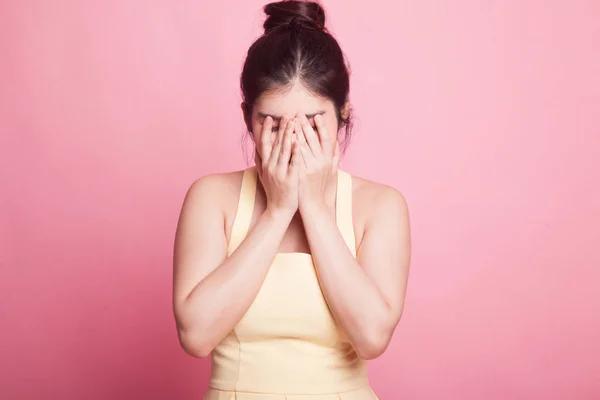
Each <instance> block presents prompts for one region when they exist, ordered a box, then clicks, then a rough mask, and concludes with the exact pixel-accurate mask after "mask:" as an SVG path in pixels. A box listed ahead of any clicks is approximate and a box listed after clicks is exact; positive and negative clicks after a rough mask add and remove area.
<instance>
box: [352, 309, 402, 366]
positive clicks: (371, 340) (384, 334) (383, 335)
mask: <svg viewBox="0 0 600 400" xmlns="http://www.w3.org/2000/svg"><path fill="white" fill-rule="evenodd" d="M399 320H400V315H398V316H397V317H396V318H391V319H388V320H387V321H385V322H382V323H381V324H377V323H371V324H369V325H368V326H370V328H365V329H364V330H363V332H362V335H360V336H361V339H360V340H359V341H357V342H358V343H357V345H356V346H354V349H355V351H356V354H357V355H358V356H359V357H360V358H362V359H363V360H373V359H376V358H377V357H379V356H381V355H382V354H383V353H384V352H385V350H386V349H387V348H388V346H389V344H390V342H391V341H392V336H393V335H394V331H395V330H396V326H397V325H398V322H399Z"/></svg>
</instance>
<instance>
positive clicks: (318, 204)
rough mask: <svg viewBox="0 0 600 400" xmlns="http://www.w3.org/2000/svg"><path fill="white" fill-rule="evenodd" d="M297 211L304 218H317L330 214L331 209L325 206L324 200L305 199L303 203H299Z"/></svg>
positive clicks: (318, 198)
mask: <svg viewBox="0 0 600 400" xmlns="http://www.w3.org/2000/svg"><path fill="white" fill-rule="evenodd" d="M298 209H299V211H300V213H301V214H302V215H303V216H305V217H306V216H307V215H313V216H318V215H323V214H327V213H332V208H331V207H329V206H328V205H327V203H326V202H325V199H322V198H320V197H306V198H305V199H304V200H303V201H300V204H299V207H298Z"/></svg>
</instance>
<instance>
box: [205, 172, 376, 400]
mask: <svg viewBox="0 0 600 400" xmlns="http://www.w3.org/2000/svg"><path fill="white" fill-rule="evenodd" d="M337 176H338V178H337V194H336V221H337V225H338V228H339V229H340V232H341V233H342V236H343V237H344V240H345V241H346V243H347V245H348V247H349V248H350V250H351V251H352V253H353V254H354V255H355V256H356V245H355V238H354V229H353V225H352V177H351V176H350V175H349V174H348V173H346V172H344V171H341V170H338V174H337ZM257 182H258V179H257V172H256V167H251V168H248V169H246V170H244V173H243V178H242V185H241V192H240V199H239V203H238V208H237V213H236V216H235V220H234V223H233V229H232V233H231V239H230V242H229V249H228V254H231V253H233V251H234V250H235V249H236V248H237V247H238V245H239V244H240V243H241V242H242V240H244V238H245V236H246V234H247V233H248V230H249V227H250V222H251V219H252V213H253V210H254V202H255V197H256V187H257ZM204 398H205V400H234V399H235V400H374V399H376V398H377V397H376V396H375V394H374V393H373V391H372V390H371V388H370V386H369V383H368V379H367V372H366V366H365V362H364V361H363V360H361V359H360V358H358V356H357V355H356V352H355V351H354V349H353V348H352V345H351V344H350V343H349V341H348V340H347V338H346V337H345V335H344V334H343V332H342V331H341V330H340V329H338V327H337V325H336V323H335V321H334V319H333V316H332V314H331V311H330V310H329V307H328V306H327V303H326V301H325V298H324V297H323V293H322V291H321V287H320V285H319V281H318V279H317V274H316V271H315V265H314V264H313V260H312V257H311V255H310V254H307V253H277V254H276V256H275V258H274V261H273V263H272V265H271V267H270V269H269V272H268V274H267V276H266V278H265V281H264V283H263V285H262V287H261V289H260V291H259V293H258V295H257V296H256V298H255V299H254V302H253V303H252V305H251V306H250V308H249V309H248V311H247V312H246V314H245V315H244V316H243V317H242V319H241V320H240V321H239V322H238V324H237V325H236V326H235V328H234V329H233V330H232V332H231V333H230V334H229V335H228V336H227V337H226V338H225V339H224V340H223V341H222V342H221V343H220V344H219V345H218V346H217V347H216V348H215V349H214V350H213V352H212V372H211V378H210V388H209V390H208V392H207V394H206V396H205V397H204Z"/></svg>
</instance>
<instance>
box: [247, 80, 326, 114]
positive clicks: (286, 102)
mask: <svg viewBox="0 0 600 400" xmlns="http://www.w3.org/2000/svg"><path fill="white" fill-rule="evenodd" d="M331 110H333V102H332V101H331V100H329V99H326V98H323V97H319V96H315V95H314V94H312V93H310V92H309V91H307V90H306V89H304V87H302V86H301V85H299V84H296V85H294V86H292V87H291V88H290V89H286V90H277V91H270V92H266V93H264V94H263V95H262V96H260V97H259V98H258V99H257V100H256V102H255V104H254V110H253V111H254V112H253V114H255V115H257V114H262V115H272V116H276V117H281V116H283V115H286V116H293V115H296V114H298V113H301V114H306V115H311V114H316V113H320V112H328V111H331Z"/></svg>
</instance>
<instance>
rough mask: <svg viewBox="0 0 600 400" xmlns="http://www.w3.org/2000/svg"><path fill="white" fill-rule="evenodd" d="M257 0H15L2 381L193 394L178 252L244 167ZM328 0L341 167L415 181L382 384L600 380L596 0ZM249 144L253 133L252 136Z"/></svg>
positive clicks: (4, 77)
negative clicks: (247, 76)
mask: <svg viewBox="0 0 600 400" xmlns="http://www.w3.org/2000/svg"><path fill="white" fill-rule="evenodd" d="M262 4H264V3H263V2H261V1H256V0H253V1H241V0H238V1H236V2H227V1H221V2H218V1H215V2H208V1H178V2H173V1H172V2H167V1H141V0H137V1H134V0H119V1H117V0H111V1H106V0H104V1H85V2H84V1H75V0H71V1H68V0H61V1H52V2H50V1H42V0H38V1H34V0H30V1H16V0H15V1H12V2H11V1H3V2H1V3H0V58H1V61H0V133H1V136H0V152H1V157H0V163H1V164H0V174H1V175H0V178H1V182H2V184H1V191H2V193H1V196H0V207H1V208H0V210H1V211H0V213H1V214H0V245H1V246H2V247H1V249H0V263H1V268H0V296H1V298H0V326H1V331H0V398H2V399H142V398H146V399H199V398H200V397H201V394H202V392H203V389H204V388H205V386H206V383H207V377H208V373H209V370H208V368H209V367H208V362H207V361H206V360H204V361H199V360H196V359H193V358H191V357H189V356H187V355H185V354H184V353H183V351H182V350H181V349H180V348H179V345H178V343H177V338H176V332H175V326H174V322H173V316H172V313H171V304H170V294H171V256H172V242H173V235H174V231H175V224H176V220H177V216H178V213H179V208H180V205H181V202H182V200H183V196H184V194H185V191H186V189H187V187H188V186H189V185H190V183H191V182H192V181H193V180H194V179H195V178H196V177H198V176H200V175H204V174H208V173H213V172H217V171H225V170H231V169H237V168H244V167H245V166H246V161H245V158H244V156H243V151H242V148H243V146H242V140H241V138H242V135H243V133H244V129H243V122H242V119H241V114H240V111H239V103H240V96H239V90H238V84H239V83H238V77H239V72H240V69H241V65H242V61H243V56H244V54H245V51H246V49H247V47H248V46H249V45H250V43H251V41H252V40H253V38H255V37H256V35H257V34H258V33H259V28H260V24H261V22H262V18H263V16H262V14H261V11H260V6H261V5H262ZM368 4H369V6H366V5H365V4H364V3H360V2H351V1H343V0H335V1H334V0H330V1H326V2H325V5H326V8H327V11H328V12H329V16H330V19H329V22H330V27H331V29H332V31H333V32H334V33H335V34H336V35H337V37H338V38H339V41H340V43H341V44H342V46H343V48H344V50H345V52H346V53H347V55H348V57H349V60H350V61H351V64H352V71H353V77H352V100H353V103H354V107H355V111H356V115H357V121H356V127H355V137H354V141H353V144H352V145H351V147H350V150H349V152H348V153H347V156H346V158H345V160H344V164H343V166H344V168H345V169H346V170H348V171H350V172H352V173H354V174H357V175H362V176H365V177H368V178H372V179H375V180H378V181H383V182H386V183H389V184H391V185H394V186H396V187H398V188H399V189H400V190H402V191H403V192H404V194H405V195H406V198H407V199H408V202H409V206H410V209H411V217H412V229H413V263H412V270H411V276H410V284H409V291H408V295H407V302H406V308H405V313H404V316H403V320H402V321H401V323H400V326H399V328H398V330H397V332H396V335H395V337H394V340H393V342H392V344H391V346H390V348H389V350H388V351H387V353H386V354H385V355H384V356H382V357H381V358H380V359H378V360H376V361H374V362H372V363H371V367H370V376H371V379H372V384H373V387H374V388H375V389H376V391H377V392H378V394H379V396H380V398H382V399H386V400H387V399H390V400H395V399H410V400H413V399H414V400H425V399H432V400H433V399H436V400H437V399H447V400H453V399H456V400H459V399H460V400H471V399H473V400H475V399H478V400H479V399H488V400H493V399H502V400H506V399H545V400H550V399H561V400H563V399H568V400H583V399H590V400H591V399H599V398H600V356H599V354H600V300H599V294H598V293H599V289H600V285H599V284H598V282H599V281H600V189H599V183H600V2H598V1H594V0H589V1H584V0H578V1H566V0H564V1H550V0H547V1H541V0H537V1H536V0H528V1H523V0H495V1H476V0H463V1H442V0H437V1H434V0H426V1H416V0H415V1H410V2H409V1H391V0H390V1H387V2H369V3H368ZM247 147H248V146H247Z"/></svg>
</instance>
